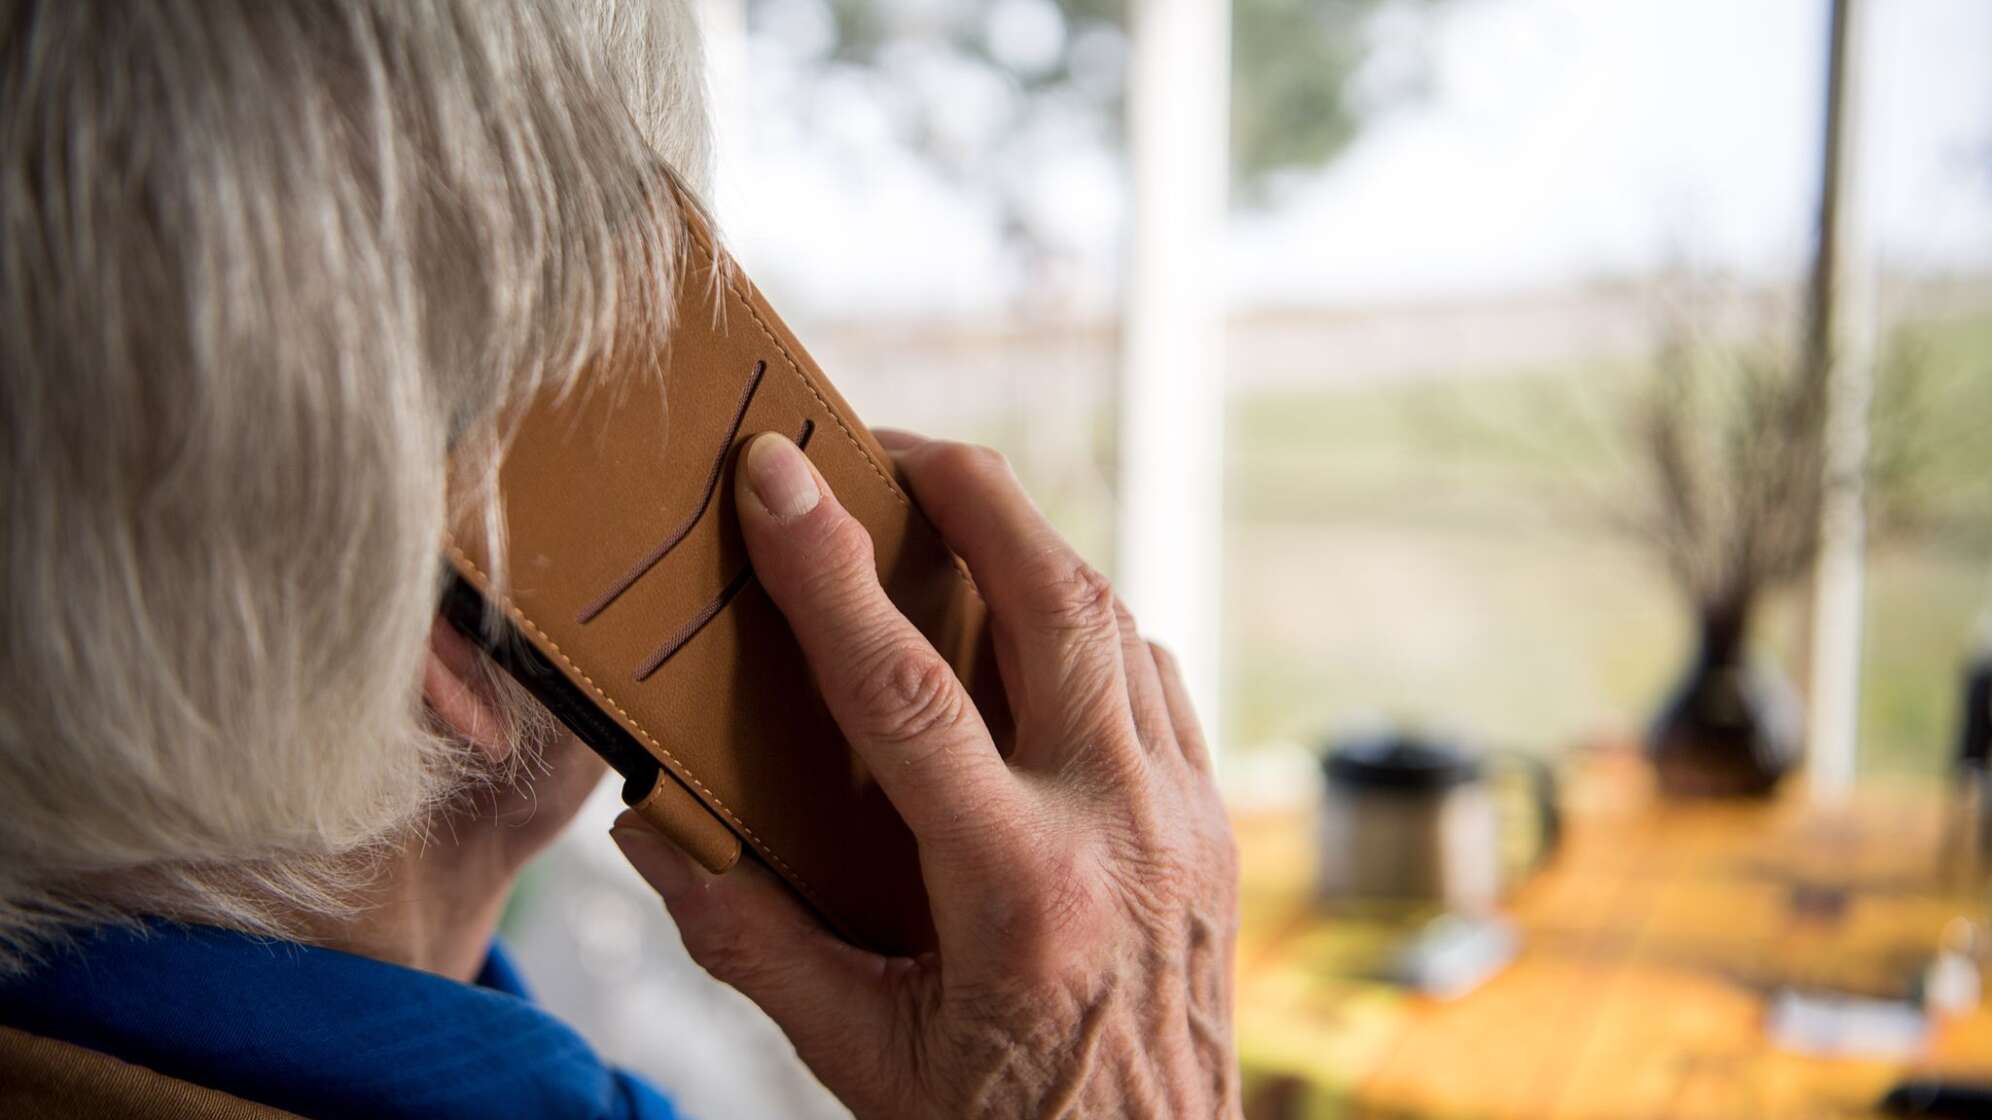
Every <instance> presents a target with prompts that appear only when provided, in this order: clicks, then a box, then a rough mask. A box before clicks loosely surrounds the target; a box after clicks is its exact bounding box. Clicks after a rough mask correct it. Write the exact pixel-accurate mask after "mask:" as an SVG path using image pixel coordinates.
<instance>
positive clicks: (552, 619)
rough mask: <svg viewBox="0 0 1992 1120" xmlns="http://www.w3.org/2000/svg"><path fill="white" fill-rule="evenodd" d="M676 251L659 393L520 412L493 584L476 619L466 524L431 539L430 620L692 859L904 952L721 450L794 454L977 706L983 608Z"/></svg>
mask: <svg viewBox="0 0 1992 1120" xmlns="http://www.w3.org/2000/svg"><path fill="white" fill-rule="evenodd" d="M687 255H688V262H687V265H686V267H685V268H684V269H683V271H682V273H681V276H680V280H679V284H678V290H679V292H680V299H679V306H678V310H677V315H676V319H675V326H674V328H673V331H672V334H671V338H670V343H669V346H668V349H667V352H666V355H665V366H666V372H665V373H664V376H663V378H662V380H661V383H660V382H658V381H656V380H655V379H648V380H646V379H643V378H623V379H614V384H613V387H612V388H605V389H601V390H600V391H590V388H589V387H588V386H587V385H585V384H584V385H583V386H581V387H579V388H578V389H576V390H574V391H570V392H569V393H568V394H566V395H565V396H564V397H555V396H552V395H549V396H548V397H546V398H544V399H541V400H538V401H535V402H532V404H531V406H530V408H529V409H528V410H527V412H526V414H525V416H524V418H523V420H522V421H521V422H520V424H519V427H518V429H517V433H516V436H515V437H514V439H513V441H512V443H511V445H510V448H509V450H508V451H507V454H506V457H505V460H504V463H503V467H502V469H501V474H500V480H499V493H500V497H501V508H502V511H503V512H502V517H503V520H504V523H505V529H506V538H507V541H508V544H507V549H508V551H507V560H508V563H509V572H508V580H509V586H508V587H507V588H506V590H505V594H504V595H503V596H502V597H501V598H499V599H498V600H497V601H496V602H495V603H492V604H490V605H492V606H495V607H496V608H498V609H497V610H496V611H487V610H485V606H486V604H487V603H488V602H489V597H490V596H491V595H492V594H493V586H492V583H491V580H490V579H489V576H488V572H489V570H490V564H489V559H488V557H487V556H485V555H483V554H482V552H481V545H480V544H479V543H477V542H479V541H481V540H482V539H483V536H484V534H481V533H471V532H462V533H457V534H453V535H452V538H451V540H450V541H449V545H448V557H449V563H450V566H451V569H452V571H453V573H454V577H455V578H454V579H453V580H452V581H451V586H450V588H449V590H448V592H447V594H446V595H445V612H446V614H447V615H448V616H449V617H450V618H451V619H452V621H453V622H455V623H456V624H457V625H458V626H459V627H460V628H462V629H464V630H465V631H466V632H467V633H470V634H471V635H472V636H473V637H475V638H477V639H478V640H479V641H480V642H481V643H482V644H483V645H484V646H485V648H487V649H488V650H490V651H492V653H493V654H494V655H495V656H496V657H497V658H498V659H499V661H500V662H501V663H503V664H505V665H506V667H507V668H508V669H510V670H511V671H512V672H513V674H514V675H515V676H517V677H518V678H519V679H520V680H521V681H523V682H525V683H526V685H527V686H528V687H529V688H531V689H532V690H533V691H534V692H535V693H536V694H537V695H539V696H540V697H541V698H542V699H543V700H545V701H546V702H547V704H548V706H549V707H551V708H552V709H553V710H554V712H555V713H556V714H557V715H559V716H560V717H561V718H562V719H563V720H564V721H565V722H567V723H568V725H569V726H571V727H572V728H573V729H574V730H575V731H576V732H577V733H578V734H579V735H580V736H581V738H582V739H583V740H585V741H586V742H588V743H589V745H590V746H592V747H594V748H595V749H596V750H597V751H598V752H600V753H601V754H602V755H603V756H604V757H606V758H607V759H608V760H609V761H610V763H611V764H612V765H614V766H615V767H616V769H617V770H619V771H621V772H622V774H623V775H624V777H625V779H626V785H625V799H626V800H629V801H630V802H631V803H632V804H633V805H635V807H636V808H637V810H638V811H639V812H641V813H642V814H643V815H644V816H645V817H646V818H647V819H648V820H650V821H651V822H652V823H654V824H655V825H656V826H657V827H658V828H660V829H661V830H663V831H664V832H665V833H666V834H668V835H669V836H670V837H671V838H672V839H674V840H675V841H677V843H678V844H679V845H680V846H681V847H683V848H684V849H685V850H686V851H687V852H689V853H691V854H692V855H693V856H695V857H696V858H697V859H698V860H699V861H700V862H701V863H702V864H704V865H705V866H706V867H707V868H709V869H710V870H712V871H715V872H724V871H726V870H727V869H729V868H730V867H732V866H733V865H734V864H735V862H736V861H737V860H739V859H740V858H741V855H742V853H743V851H744V852H747V853H751V857H752V858H757V859H759V860H761V861H762V862H763V863H765V864H766V865H767V866H768V867H769V868H771V869H772V870H773V871H774V872H775V873H776V874H778V875H780V876H781V878H782V879H784V880H786V881H787V882H788V884H789V885H790V886H791V887H793V888H794V889H795V891H796V892H797V893H798V894H800V895H801V896H802V897H803V898H804V899H805V900H807V901H808V902H809V903H810V904H811V905H812V906H813V907H814V908H815V909H816V910H817V911H818V912H819V913H820V914H821V915H822V916H823V917H824V918H826V919H827V920H828V921H829V922H830V923H831V924H832V925H833V926H834V927H835V928H837V929H838V930H839V931H841V932H842V933H843V934H844V935H845V936H846V937H848V938H850V939H851V940H853V941H855V942H857V943H859V944H862V945H865V946H868V947H870V948H874V949H878V950H881V951H886V952H898V953H905V952H914V951H918V950H920V949H922V948H925V947H928V946H929V945H930V944H931V941H932V936H933V935H932V928H931V924H930V922H929V919H928V915H927V905H926V896H925V893H924V892H923V890H922V889H921V883H920V874H919V867H918V863H917V860H916V857H915V852H914V847H913V842H912V837H911V836H910V834H909V833H908V832H907V831H906V828H905V825H904V824H903V823H902V822H901V821H900V819H899V817H898V815H897V814H896V813H895V812H894V810H893V809H892V807H891V805H890V804H889V803H888V802H887V801H886V799H885V798H884V796H883V795H882V794H881V793H880V791H879V788H878V786H877V784H876V783H875V782H874V781H873V780H872V777H871V775H870V774H868V773H867V772H866V770H865V767H864V766H863V764H862V763H861V762H860V761H859V759H858V758H857V757H856V756H855V755H854V754H853V753H852V751H851V749H850V747H849V746H848V745H847V744H846V742H845V741H844V738H843V736H842V735H841V734H840V733H839V731H838V729H837V727H836V725H835V724H834V723H833V722H832V721H831V719H830V717H829V714H828V713H827V712H826V711H825V709H824V706H823V703H822V701H821V699H820V698H819V696H818V694H817V690H816V686H815V683H814V681H813V679H812V677H811V673H810V670H809V667H808V666H807V664H806V663H805V662H804V661H803V659H802V656H801V652H800V650H799V648H798V647H797V645H796V643H795V639H794V638H793V637H792V636H791V634H790V632H789V630H788V627H787V624H786V623H785V622H784V620H783V618H782V616H781V614H780V613H779V612H778V611H777V610H776V609H775V607H774V605H773V604H772V603H771V602H770V601H769V599H768V597H767V596H766V594H765V593H763V592H762V590H761V589H760V587H759V585H758V584H757V583H756V581H755V579H754V574H753V571H752V569H751V568H750V567H749V565H748V560H747V554H746V550H745V547H744V545H743V543H742V540H741V537H740V528H739V521H738V516H737V513H736V510H735V508H734V503H733V473H734V470H735V462H736V459H737V452H738V451H739V449H740V447H741V446H742V445H743V444H744V443H745V442H746V441H747V439H748V438H749V437H751V436H752V435H753V434H755V433H758V432H765V431H775V432H783V433H786V434H787V435H788V436H789V437H790V438H791V439H794V440H796V442H798V443H800V444H801V445H802V446H803V449H804V452H805V454H807V455H808V456H809V457H810V459H811V460H812V461H813V462H814V463H815V464H816V466H817V468H818V469H819V470H820V471H821V472H822V473H823V476H824V478H825V479H827V480H828V481H829V483H830V487H831V489H832V491H834V492H835V494H836V495H837V497H838V499H839V500H840V501H842V502H843V504H844V506H845V507H846V508H847V509H849V510H850V511H851V513H852V514H853V515H855V516H856V517H857V518H858V520H859V521H861V522H863V523H864V525H865V527H866V528H867V529H868V530H870V532H871V536H872V542H873V544H874V546H875V548H876V552H877V559H878V573H879V579H880V580H881V582H882V583H883V584H884V586H885V588H886V591H887V593H888V594H889V595H890V596H891V598H892V601H893V602H894V603H896V604H897V605H898V606H899V609H900V610H901V611H902V612H904V613H905V614H906V616H907V617H908V618H910V619H911V620H912V621H913V622H914V624H915V625H916V626H918V627H919V628H920V631H921V632H922V633H924V634H925V635H926V636H927V638H928V640H929V641H931V642H932V643H933V644H934V647H935V648H936V649H937V650H939V651H940V652H941V654H942V655H943V656H944V657H946V658H947V659H948V661H949V662H950V663H951V664H952V665H953V666H954V669H955V671H956V673H957V674H958V675H959V676H960V677H961V679H962V680H963V682H965V683H966V684H967V685H968V686H969V688H970V690H971V694H972V695H974V696H975V697H976V699H977V701H978V705H979V706H980V707H982V708H983V710H984V711H986V712H988V711H997V712H1000V711H1002V710H1003V702H1002V698H1001V690H1000V684H999V682H998V680H997V675H996V667H995V659H994V657H993V656H991V654H990V652H989V649H988V642H987V635H986V627H985V625H984V623H985V615H984V610H983V606H982V603H981V600H980V599H979V598H978V596H977V595H976V593H975V590H974V587H973V585H972V584H971V582H970V580H969V578H968V575H967V572H966V571H965V570H964V569H963V568H962V566H961V564H960V562H959V561H957V560H956V559H955V558H954V557H953V556H952V555H951V554H950V553H949V552H948V550H947V548H946V547H945V546H944V545H943V544H942V543H941V541H940V539H939V537H938V536H937V535H936V533H935V531H934V529H933V526H932V525H930V524H929V523H928V521H927V520H926V518H925V517H923V516H922V515H921V514H920V512H919V510H918V509H916V508H915V507H914V506H913V503H912V502H911V500H910V499H909V498H908V496H907V493H906V490H905V488H904V487H903V486H901V485H900V482H899V480H898V478H897V477H896V476H895V474H894V469H893V465H892V461H891V459H890V458H889V457H888V456H887V455H886V454H885V452H884V450H883V449H882V448H880V446H879V445H878V442H877V441H876V440H875V439H873V438H872V435H871V433H870V432H868V431H866V430H865V427H864V425H863V424H861V423H859V421H858V419H857V417H856V416H855V415H853V414H852V412H851V409H850V406H849V405H847V404H845V402H844V400H843V398H842V397H840V396H838V394H837V391H836V390H835V389H834V388H832V387H831V385H830V383H829V381H828V380H827V379H825V378H824V376H823V373H822V371H821V370H820V369H818V368H817V366H816V363H815V362H813V361H811V360H810V357H809V355H808V354H807V353H806V352H805V351H804V350H803V348H802V346H801V345H800V344H799V343H797V342H796V339H795V336H794V335H792V334H790V333H789V330H788V328H787V327H786V326H784V325H783V323H782V321H781V320H780V319H779V318H778V317H777V316H776V315H775V313H774V311H773V310H772V309H771V308H769V306H768V304H767V301H766V300H764V299H763V298H762V297H761V294H760V293H759V292H758V291H757V290H755V288H754V286H753V285H752V284H751V283H749V282H748V280H747V279H746V277H745V276H743V275H741V274H740V272H739V270H738V269H737V268H735V267H733V266H732V265H731V264H730V263H729V262H728V261H727V260H726V258H725V257H724V254H723V252H722V251H721V250H719V249H718V248H717V247H716V245H715V244H714V242H713V240H712V239H711V237H710V236H709V235H708V234H707V233H706V231H705V230H704V228H703V227H702V226H701V225H700V224H699V223H698V222H697V221H696V219H693V220H692V221H691V244H690V245H689V247H688V252H687ZM604 380H605V382H607V381H609V380H611V379H604ZM500 615H502V617H503V619H504V624H503V625H500V626H498V627H497V628H496V629H495V631H494V629H493V627H492V626H491V625H490V624H489V620H490V619H491V618H492V617H494V616H500Z"/></svg>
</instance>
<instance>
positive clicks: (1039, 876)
mask: <svg viewBox="0 0 1992 1120" xmlns="http://www.w3.org/2000/svg"><path fill="white" fill-rule="evenodd" d="M1029 866H1030V870H1029V871H1028V872H1027V873H1026V875H1025V876H1024V878H1023V880H1022V881H1021V882H1020V883H1019V884H1018V889H1017V891H1016V893H1015V896H1014V897H1013V898H1011V899H1010V900H1008V901H1007V902H1004V903H1002V904H999V906H998V907H997V913H995V914H993V915H992V916H991V920H990V922H989V928H990V929H991V930H992V931H993V932H994V933H996V935H997V936H998V937H1000V938H1001V939H1002V941H1003V944H1004V947H1005V949H1006V953H1005V955H1006V956H1007V957H1008V958H1009V959H1010V960H1011V962H1012V965H1013V968H1014V971H1015V975H1016V976H1017V977H1018V978H1019V979H1022V980H1025V981H1026V982H1032V983H1038V982H1049V981H1055V980H1056V979H1058V978H1059V976H1060V975H1061V974H1062V972H1063V971H1064V969H1065V965H1066V962H1067V959H1068V957H1069V955H1070V952H1071V950H1072V948H1073V947H1074V946H1083V945H1090V944H1093V943H1094V942H1095V941H1096V940H1097V938H1096V936H1095V934H1096V932H1097V928H1096V927H1097V926H1098V925H1099V922H1100V919H1101V916H1102V913H1103V905H1102V894H1101V884H1100V882H1099V879H1098V876H1097V874H1096V873H1095V869H1094V866H1093V861H1092V860H1091V859H1090V858H1089V857H1088V856H1087V854H1086V853H1085V852H1084V851H1081V850H1066V851H1060V852H1056V853H1052V854H1048V855H1046V856H1044V857H1042V858H1039V859H1037V860H1034V861H1031V863H1030V865H1029Z"/></svg>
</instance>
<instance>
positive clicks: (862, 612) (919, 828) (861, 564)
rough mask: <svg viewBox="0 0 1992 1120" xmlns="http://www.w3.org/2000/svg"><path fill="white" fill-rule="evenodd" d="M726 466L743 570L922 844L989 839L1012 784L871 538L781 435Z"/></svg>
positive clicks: (1014, 807) (1012, 812)
mask: <svg viewBox="0 0 1992 1120" xmlns="http://www.w3.org/2000/svg"><path fill="white" fill-rule="evenodd" d="M738 473H739V479H738V482H737V486H738V496H739V508H740V527H741V531H742V533H743V534H744V535H745V537H746V540H747V551H748V554H749V555H750V556H751V557H752V559H753V564H754V572H755V575H756V576H758V577H759V578H760V581H761V585H762V587H763V588H765V589H766V590H767V593H768V597H769V598H770V599H772V600H774V603H775V606H776V607H778V608H779V609H780V610H781V612H782V614H783V615H784V616H785V617H786V618H787V619H788V622H789V627H790V629H792V630H793V631H794V632H795V636H796V640H797V641H798V642H799V643H800V644H801V646H802V651H803V655H804V657H805V658H806V659H807V660H808V661H809V664H810V668H811V669H812V670H813V671H814V672H815V674H816V679H817V684H818V686H819V687H820V688H821V689H822V692H823V700H824V703H825V705H826V706H828V708H829V709H830V715H831V716H832V718H834V719H835V720H836V721H837V726H838V727H839V728H840V729H842V731H843V732H844V734H845V736H846V737H847V738H849V740H850V742H851V746H852V748H853V749H855V750H856V751H857V752H858V754H859V756H860V757H862V758H863V759H864V760H865V764H866V765H867V766H868V767H870V769H871V772H872V774H873V776H874V777H875V778H877V780H878V783H879V786H880V787H881V788H882V789H883V790H884V791H885V795H886V797H888V798H889V799H891V801H892V804H893V807H894V808H896V809H898V810H899V814H900V816H902V817H904V818H905V820H906V824H907V826H908V827H909V828H911V829H912V830H913V835H914V837H915V838H916V839H917V840H918V841H919V842H920V845H921V847H922V850H923V851H926V850H929V849H932V848H945V847H947V846H949V845H961V844H977V845H982V844H987V843H991V842H996V840H997V838H999V837H1001V836H1002V835H1004V834H1006V833H1007V831H1008V830H1009V828H1010V827H1012V822H1014V821H1016V820H1018V819H1019V818H1020V813H1019V812H1018V810H1019V807H1020V806H1019V803H1020V800H1021V797H1022V793H1021V790H1020V789H1019V787H1018V785H1017V783H1016V779H1015V778H1014V776H1013V775H1012V774H1011V773H1010V770H1009V768H1008V767H1007V766H1006V765H1005V764H1004V762H1003V757H1002V755H1001V754H999V753H998V752H997V749H996V744H995V743H994V741H993V740H992V739H991V738H990V735H989V731H988V728H987V727H985V726H984V725H983V722H982V717H981V715H980V714H979V713H978V712H977V711H976V710H975V704H974V702H973V701H972V700H970V699H969V696H968V692H967V690H966V689H964V688H963V687H962V685H961V682H960V681H959V680H958V679H956V677H955V674H954V669H953V668H952V667H951V666H950V665H949V664H948V663H947V660H946V659H945V658H943V657H942V656H941V655H940V654H939V653H938V652H936V651H935V650H934V647H933V646H932V645H931V644H929V643H928V641H927V639H926V637H925V636H924V635H922V634H921V633H920V631H919V630H918V629H916V628H915V627H914V625H913V624H912V623H911V622H909V621H908V620H907V619H906V616H904V615H902V614H900V613H899V608H897V607H895V606H893V604H892V600H891V599H889V598H887V597H886V594H885V590H884V588H882V587H881V586H880V585H879V581H878V570H877V567H876V566H875V563H874V560H873V553H872V541H871V535H870V534H869V533H868V532H866V531H865V527H864V526H863V525H861V524H859V523H858V521H857V519H856V518H854V517H852V516H851V515H850V513H849V512H848V511H846V510H845V509H844V507H843V506H842V505H841V504H840V503H839V502H838V501H837V498H836V495H834V494H832V493H831V492H830V487H829V485H828V484H827V483H825V482H824V481H823V477H822V476H821V475H820V474H818V473H817V472H816V469H815V467H814V466H813V465H812V464H811V463H810V462H809V460H808V459H807V458H806V457H805V456H804V455H803V454H802V452H801V451H800V450H798V449H797V448H796V446H795V445H794V444H793V443H790V442H789V441H788V440H787V439H786V438H784V437H782V436H780V435H776V434H773V433H768V434H763V435H759V436H756V437H755V438H754V439H753V440H751V441H750V442H749V443H748V444H747V447H746V450H745V451H744V452H742V456H741V466H740V471H739V472H738Z"/></svg>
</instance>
